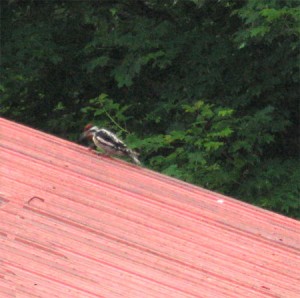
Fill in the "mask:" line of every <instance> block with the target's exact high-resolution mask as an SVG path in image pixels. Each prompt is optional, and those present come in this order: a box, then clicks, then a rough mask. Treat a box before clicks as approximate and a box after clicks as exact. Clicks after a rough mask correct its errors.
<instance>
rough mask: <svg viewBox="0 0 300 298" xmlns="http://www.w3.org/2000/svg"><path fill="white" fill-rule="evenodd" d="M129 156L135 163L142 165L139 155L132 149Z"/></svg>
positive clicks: (128, 152)
mask: <svg viewBox="0 0 300 298" xmlns="http://www.w3.org/2000/svg"><path fill="white" fill-rule="evenodd" d="M127 154H128V156H129V157H130V158H131V159H132V160H133V162H134V163H135V164H137V165H140V164H141V162H140V161H139V159H138V156H139V154H138V153H137V152H135V151H133V150H131V149H128V150H127Z"/></svg>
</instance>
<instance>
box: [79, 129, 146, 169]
mask: <svg viewBox="0 0 300 298" xmlns="http://www.w3.org/2000/svg"><path fill="white" fill-rule="evenodd" d="M80 139H89V140H91V141H92V142H93V147H96V148H100V149H102V150H103V151H104V152H105V154H108V155H121V156H122V155H123V156H129V157H130V158H131V159H132V160H133V162H134V163H136V164H138V165H139V164H141V163H140V161H139V159H138V153H137V152H135V151H133V150H131V149H130V148H128V147H127V146H126V144H124V142H123V141H121V140H120V139H119V138H118V137H117V136H116V135H115V134H114V133H112V132H110V131H108V130H107V129H104V128H99V127H97V126H95V125H92V124H87V125H86V126H85V127H84V130H83V133H82V134H81V137H80Z"/></svg>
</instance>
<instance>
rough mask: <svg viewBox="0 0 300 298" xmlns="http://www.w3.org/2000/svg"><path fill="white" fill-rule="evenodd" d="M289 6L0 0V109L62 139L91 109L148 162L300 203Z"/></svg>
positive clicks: (90, 117) (254, 197)
mask: <svg viewBox="0 0 300 298" xmlns="http://www.w3.org/2000/svg"><path fill="white" fill-rule="evenodd" d="M299 8H300V7H299V3H298V2H297V1H289V0H272V1H270V0H244V1H217V0H178V1H173V0H166V1H158V0H148V1H145V0H134V1H129V2H128V1H121V0H116V1H105V0H99V1H98V2H97V3H96V2H95V1H58V0H53V1H42V2H41V1H35V0H23V1H21V0H10V1H3V3H2V26H1V36H2V44H1V45H2V53H3V55H2V57H1V58H2V59H1V64H2V65H1V70H2V71H1V85H0V93H1V97H0V112H1V115H2V116H4V117H8V118H10V119H13V120H16V121H20V122H23V123H25V124H29V125H31V126H34V127H37V128H39V129H42V130H45V131H48V132H50V133H54V134H57V135H59V136H62V137H65V138H68V139H71V140H76V139H77V137H78V135H79V133H80V131H81V129H82V127H83V126H84V125H85V124H87V123H88V122H94V123H95V124H98V125H99V126H104V127H108V128H110V129H112V130H113V131H115V132H117V133H118V134H119V135H121V137H122V138H123V139H126V141H127V142H128V143H129V144H130V146H131V147H133V148H136V149H138V150H140V151H141V158H142V160H143V163H144V165H145V166H147V167H150V168H152V169H155V170H158V171H161V172H163V173H165V174H167V175H171V176H174V177H177V178H180V179H184V180H186V181H189V182H192V183H195V184H197V185H202V186H204V187H207V188H210V189H212V190H215V191H219V192H223V193H225V194H228V195H232V196H234V197H237V198H240V199H242V200H246V201H248V202H251V203H253V204H256V205H258V206H262V207H265V208H268V209H271V210H274V211H277V212H282V213H284V214H286V215H289V216H294V217H297V216H298V217H299V209H300V207H299V201H298V198H299V197H300V193H299V170H298V169H299V151H300V135H299V132H300V127H299V83H300V82H299V80H300V75H299V41H300V39H299V34H300V32H299V31H300V30H299V28H300V15H299V11H300V9H299ZM199 99H201V100H199Z"/></svg>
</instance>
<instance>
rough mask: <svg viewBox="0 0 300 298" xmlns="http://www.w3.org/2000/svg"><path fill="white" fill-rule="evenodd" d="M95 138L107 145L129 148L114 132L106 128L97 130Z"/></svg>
mask: <svg viewBox="0 0 300 298" xmlns="http://www.w3.org/2000/svg"><path fill="white" fill-rule="evenodd" d="M95 138H96V140H97V141H98V142H100V143H102V144H104V145H106V146H110V147H114V148H116V149H125V148H127V146H126V145H125V144H124V143H123V142H122V141H121V140H120V139H119V138H118V137H117V136H116V135H115V134H114V133H112V132H110V131H108V130H106V129H104V128H102V129H99V130H98V131H97V132H96V134H95Z"/></svg>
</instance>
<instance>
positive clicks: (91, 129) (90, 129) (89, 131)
mask: <svg viewBox="0 0 300 298" xmlns="http://www.w3.org/2000/svg"><path fill="white" fill-rule="evenodd" d="M98 130H99V128H98V127H97V126H95V125H93V124H91V123H89V124H87V125H86V126H85V127H84V129H83V133H82V134H81V135H80V138H79V141H82V140H83V139H89V140H90V139H92V138H93V136H94V134H95V133H96V132H97V131H98Z"/></svg>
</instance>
